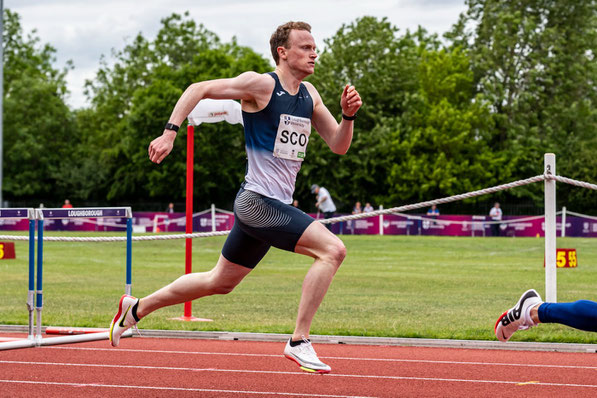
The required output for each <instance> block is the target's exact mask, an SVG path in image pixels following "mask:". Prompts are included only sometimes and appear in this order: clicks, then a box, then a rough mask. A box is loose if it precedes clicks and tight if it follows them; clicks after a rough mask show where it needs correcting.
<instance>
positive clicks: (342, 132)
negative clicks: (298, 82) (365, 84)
mask: <svg viewBox="0 0 597 398" xmlns="http://www.w3.org/2000/svg"><path fill="white" fill-rule="evenodd" d="M309 89H310V90H309V91H310V92H311V95H312V96H313V100H314V104H313V118H312V120H313V127H315V130H317V132H318V133H319V135H321V137H322V138H323V140H324V141H325V142H326V144H328V146H329V147H330V149H331V150H332V152H334V153H337V154H339V155H344V154H345V153H346V152H347V151H348V148H350V144H351V143H352V133H353V126H354V121H350V120H344V119H342V121H341V122H340V124H338V122H337V121H336V119H334V117H333V116H332V114H331V113H330V111H329V110H328V108H327V107H326V106H325V105H324V103H323V101H322V100H321V97H320V96H319V93H318V92H317V90H315V88H314V87H313V86H312V85H309ZM362 104H363V103H362V101H361V97H360V96H359V93H358V92H357V90H356V89H355V88H354V86H349V85H348V84H347V85H346V86H345V87H344V90H343V91H342V95H341V97H340V106H341V107H342V113H344V114H345V115H347V116H353V115H354V114H356V113H357V111H358V110H359V108H360V107H361V105H362Z"/></svg>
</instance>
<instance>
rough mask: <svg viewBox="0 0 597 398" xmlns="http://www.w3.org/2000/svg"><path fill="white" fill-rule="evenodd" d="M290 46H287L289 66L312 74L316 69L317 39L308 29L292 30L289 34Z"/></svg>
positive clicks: (286, 52)
mask: <svg viewBox="0 0 597 398" xmlns="http://www.w3.org/2000/svg"><path fill="white" fill-rule="evenodd" d="M288 45H289V48H285V54H286V62H287V63H288V66H290V67H291V68H292V69H295V70H297V71H300V72H303V73H305V74H306V75H310V74H312V73H313V72H314V71H315V59H316V58H317V53H316V52H315V50H316V48H315V40H314V39H313V36H311V33H309V32H307V31H306V30H294V29H293V30H291V31H290V35H289V36H288Z"/></svg>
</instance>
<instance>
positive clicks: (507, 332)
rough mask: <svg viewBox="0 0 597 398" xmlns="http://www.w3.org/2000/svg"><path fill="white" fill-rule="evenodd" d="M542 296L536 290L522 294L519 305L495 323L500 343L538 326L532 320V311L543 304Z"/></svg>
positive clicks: (496, 334) (495, 330)
mask: <svg viewBox="0 0 597 398" xmlns="http://www.w3.org/2000/svg"><path fill="white" fill-rule="evenodd" d="M541 303H543V301H541V296H539V293H537V292H536V291H535V290H534V289H530V290H527V291H526V292H524V293H523V294H522V296H521V297H520V300H518V303H516V305H515V306H514V307H512V308H510V309H509V310H508V311H506V312H504V313H503V314H502V315H501V316H500V317H499V318H498V320H497V322H496V323H495V328H494V332H495V336H496V337H497V338H498V340H499V341H504V342H506V341H508V340H510V337H512V335H513V334H514V332H516V331H517V330H526V329H528V328H531V327H533V326H535V325H536V323H535V322H534V321H533V320H532V319H531V309H532V308H533V307H535V306H536V305H537V304H541Z"/></svg>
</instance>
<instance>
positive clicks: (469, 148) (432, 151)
mask: <svg viewBox="0 0 597 398" xmlns="http://www.w3.org/2000/svg"><path fill="white" fill-rule="evenodd" d="M413 78H414V79H416V80H417V81H418V86H419V89H418V90H417V91H416V92H414V93H412V94H410V95H409V96H408V97H407V99H406V101H405V104H406V106H405V111H404V112H403V113H402V115H401V118H400V120H399V123H398V126H397V128H396V129H395V130H394V131H393V132H392V134H391V135H390V140H391V146H390V157H391V159H392V165H391V168H390V174H389V178H388V184H387V186H388V187H389V194H390V195H389V198H390V200H391V202H393V203H396V202H401V201H404V200H406V201H408V202H414V201H422V200H429V199H431V198H437V197H442V196H448V195H455V194H458V193H462V192H468V191H471V190H476V189H480V188H483V187H485V186H489V185H492V184H493V183H496V182H499V181H497V180H496V172H495V170H496V169H499V168H500V164H501V163H502V162H501V160H500V156H499V154H498V153H494V152H493V151H491V150H490V148H489V140H490V138H491V125H490V124H488V120H489V109H488V106H487V104H486V103H485V102H484V101H483V100H482V98H481V96H478V97H477V98H472V96H471V93H472V92H473V90H472V86H473V75H472V72H471V70H470V66H469V59H468V57H467V56H466V54H465V53H464V52H462V51H461V50H460V49H458V48H455V49H453V50H446V49H443V50H431V51H428V50H425V51H423V53H422V54H421V60H420V63H419V68H418V70H417V72H416V74H415V75H414V76H413ZM413 187H416V189H414V188H413Z"/></svg>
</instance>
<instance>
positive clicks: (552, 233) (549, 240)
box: [544, 153, 558, 303]
mask: <svg viewBox="0 0 597 398" xmlns="http://www.w3.org/2000/svg"><path fill="white" fill-rule="evenodd" d="M544 166H545V170H544V173H545V175H546V176H547V175H553V176H555V175H556V155H555V154H553V153H546V154H545V157H544ZM556 271H557V269H556V181H555V180H548V179H546V180H545V300H546V301H548V302H550V303H556V302H557V301H558V290H557V272H556Z"/></svg>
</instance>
